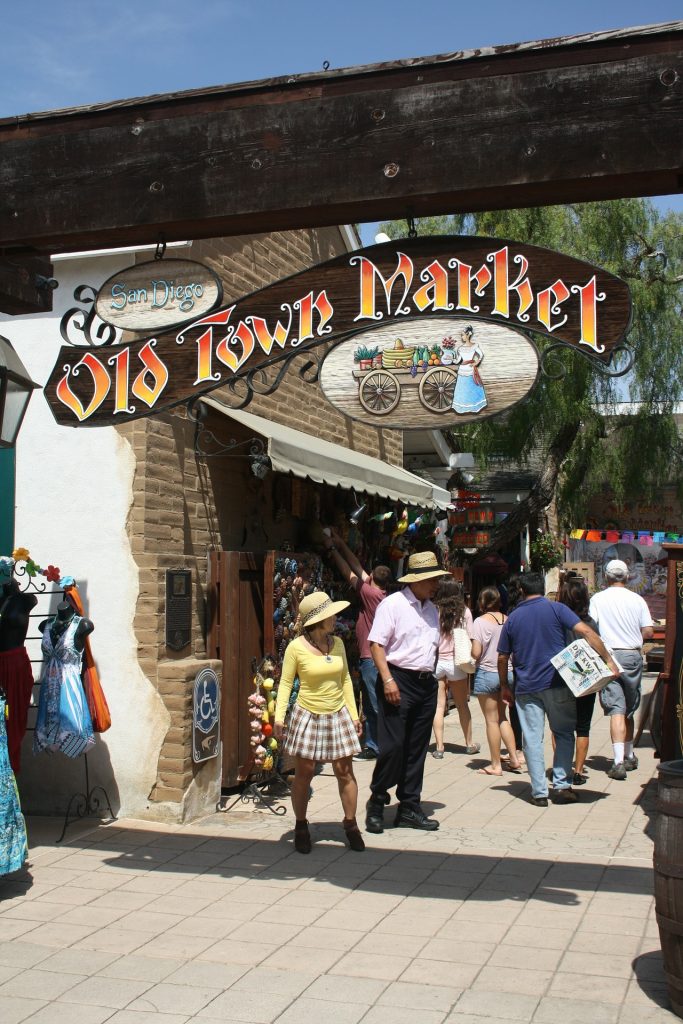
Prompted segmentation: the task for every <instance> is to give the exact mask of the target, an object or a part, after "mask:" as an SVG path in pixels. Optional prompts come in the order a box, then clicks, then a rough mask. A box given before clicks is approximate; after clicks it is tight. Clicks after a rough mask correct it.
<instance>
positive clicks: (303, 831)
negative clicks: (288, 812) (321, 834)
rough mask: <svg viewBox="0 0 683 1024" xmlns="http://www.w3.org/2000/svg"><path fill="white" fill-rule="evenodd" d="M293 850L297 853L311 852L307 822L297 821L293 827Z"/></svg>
mask: <svg viewBox="0 0 683 1024" xmlns="http://www.w3.org/2000/svg"><path fill="white" fill-rule="evenodd" d="M294 849H295V850H296V852H297V853H310V852H311V833H310V832H309V831H308V822H307V821H302V822H298V821H297V823H296V825H295V826H294Z"/></svg>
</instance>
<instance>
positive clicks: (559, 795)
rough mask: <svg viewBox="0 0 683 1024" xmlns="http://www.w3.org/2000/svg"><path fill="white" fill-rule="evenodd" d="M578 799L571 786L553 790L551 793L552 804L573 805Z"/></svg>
mask: <svg viewBox="0 0 683 1024" xmlns="http://www.w3.org/2000/svg"><path fill="white" fill-rule="evenodd" d="M578 799H579V798H578V796H577V795H576V793H575V792H574V790H573V789H572V788H571V786H568V787H567V788H566V789H554V790H553V793H552V801H553V803H554V804H575V803H576V801H577V800H578Z"/></svg>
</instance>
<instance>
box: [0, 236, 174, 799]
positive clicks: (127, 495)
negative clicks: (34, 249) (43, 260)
mask: <svg viewBox="0 0 683 1024" xmlns="http://www.w3.org/2000/svg"><path fill="white" fill-rule="evenodd" d="M131 262H133V255H132V254H117V255H106V256H97V257H87V258H71V259H69V260H66V261H64V260H58V261H55V263H54V276H55V277H56V279H57V280H58V281H59V288H58V289H57V290H56V291H55V292H54V294H53V305H54V310H53V312H52V313H49V314H39V315H35V316H27V317H23V318H18V317H8V316H5V315H3V314H0V333H2V334H4V335H5V336H6V337H7V338H9V340H10V341H11V342H12V344H13V346H14V348H15V349H16V351H17V352H18V354H19V356H20V358H21V359H22V361H23V363H24V365H25V366H26V368H27V369H28V371H29V373H30V374H31V377H32V378H33V380H34V381H36V382H37V383H39V384H41V385H42V384H44V383H45V382H46V380H47V378H48V376H49V373H50V371H51V369H52V367H53V365H54V363H55V361H56V357H57V352H58V350H59V347H60V345H61V344H63V341H62V338H61V336H60V331H59V324H60V320H61V318H62V316H63V314H64V312H65V311H66V310H67V309H70V308H72V307H75V306H78V305H79V303H78V302H76V301H75V299H74V289H75V288H76V287H77V286H78V285H83V284H88V285H92V286H93V287H94V288H97V287H98V286H99V285H100V284H101V283H102V282H103V281H104V280H106V278H108V277H109V276H110V275H111V274H113V273H115V272H116V271H117V270H119V269H121V267H123V266H126V265H128V264H129V263H131ZM76 333H77V332H74V337H75V334H76ZM134 471H135V459H134V455H133V452H132V450H131V447H130V445H129V444H128V442H127V441H125V440H124V439H122V438H121V437H120V436H119V434H118V433H117V431H116V430H115V429H114V428H113V427H99V428H98V427H95V428H80V429H73V428H69V427H62V426H58V425H57V423H56V422H55V420H54V419H53V417H52V414H51V412H50V410H49V408H48V405H47V403H46V401H45V399H44V397H43V394H42V392H41V391H37V392H35V393H34V395H33V397H32V399H31V402H30V405H29V409H28V412H27V414H26V418H25V420H24V423H23V426H22V428H21V432H20V435H19V439H18V442H17V494H16V506H17V508H16V530H15V543H16V544H17V545H21V546H23V547H27V548H28V549H29V551H30V553H31V556H32V558H34V559H35V561H37V562H38V563H39V564H40V565H41V566H47V565H48V563H51V564H53V565H56V566H58V567H59V568H60V569H61V571H62V573H63V574H68V575H70V576H73V577H74V578H75V579H76V582H77V583H78V585H79V589H80V592H81V596H82V599H83V602H84V605H85V611H86V615H87V616H88V617H89V618H91V619H92V620H93V622H94V624H95V632H94V633H93V635H92V637H91V643H92V649H93V654H94V656H95V659H96V662H97V665H98V668H99V671H100V677H101V680H102V684H103V687H104V690H105V693H106V696H107V700H108V702H109V706H110V709H111V713H112V723H113V724H112V728H111V729H110V730H109V731H108V732H107V733H105V734H104V735H102V736H101V737H98V739H97V745H96V748H95V750H94V751H93V752H92V753H91V754H90V755H89V757H88V760H89V764H90V774H91V779H90V781H91V784H95V783H100V784H102V785H105V786H106V787H107V789H108V791H109V795H110V797H111V798H112V802H113V803H114V805H115V808H114V809H115V810H118V811H120V813H121V814H128V815H134V814H136V813H144V811H145V810H146V808H147V806H148V801H147V798H148V795H149V793H150V790H151V788H152V786H153V785H154V782H155V779H156V769H157V762H158V756H159V750H160V748H161V744H162V741H163V738H164V735H165V734H166V731H167V729H168V720H169V719H168V713H167V711H166V709H165V707H164V705H163V703H162V701H161V699H160V698H159V696H158V694H157V692H156V690H155V688H154V687H153V685H152V684H151V683H150V681H149V680H148V679H147V678H146V677H145V676H144V675H143V674H142V672H141V671H140V668H139V665H138V661H137V648H136V639H135V635H134V632H133V618H134V615H135V605H136V600H137V594H138V570H137V567H136V564H135V562H134V560H133V558H132V555H131V551H130V545H129V542H128V537H127V533H126V520H127V516H128V513H129V509H130V505H131V501H132V485H133V474H134ZM58 600H59V597H56V598H54V599H53V600H52V606H53V607H54V605H55V604H56V602H57V601H58ZM47 605H48V602H47V600H46V599H45V598H41V602H40V605H39V606H38V610H40V611H47ZM37 621H38V620H33V623H34V624H33V626H32V628H31V630H30V632H31V633H33V634H37ZM27 648H28V650H29V655H30V657H32V658H38V659H39V658H40V648H39V640H35V639H34V640H30V641H29V642H27ZM38 670H39V666H36V671H38ZM34 717H35V716H34V715H33V714H31V715H30V716H29V723H30V724H32V722H33V719H34ZM31 744H32V734H31V733H29V734H28V735H27V737H26V740H25V742H24V747H23V751H22V771H21V774H20V776H19V778H18V782H19V788H20V792H21V797H22V803H23V804H24V808H25V810H27V811H29V812H41V813H60V812H63V811H64V810H65V809H66V805H67V803H68V800H69V797H70V796H71V794H72V793H73V792H75V791H77V790H78V789H79V788H82V785H83V781H84V778H83V774H84V769H83V763H82V759H79V760H78V761H76V762H71V761H69V759H68V758H66V757H64V756H63V755H61V754H56V755H48V754H41V755H39V756H38V757H34V756H33V754H32V752H31Z"/></svg>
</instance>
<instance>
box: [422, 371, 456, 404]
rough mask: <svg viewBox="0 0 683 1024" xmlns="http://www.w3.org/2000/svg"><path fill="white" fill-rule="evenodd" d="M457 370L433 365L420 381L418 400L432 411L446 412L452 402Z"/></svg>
mask: <svg viewBox="0 0 683 1024" xmlns="http://www.w3.org/2000/svg"><path fill="white" fill-rule="evenodd" d="M457 376H458V374H457V371H456V370H451V369H450V368H447V367H445V366H433V367H432V368H431V370H427V372H426V373H425V375H424V377H423V378H422V380H421V381H420V401H421V402H422V404H423V405H425V406H426V407H427V408H428V409H431V410H432V412H448V410H449V409H450V408H451V407H452V404H453V392H454V391H455V381H456V379H457Z"/></svg>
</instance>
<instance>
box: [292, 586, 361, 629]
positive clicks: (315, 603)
mask: <svg viewBox="0 0 683 1024" xmlns="http://www.w3.org/2000/svg"><path fill="white" fill-rule="evenodd" d="M348 607H349V602H348V601H333V600H332V598H331V597H328V595H327V594H325V593H323V591H322V590H317V591H316V592H315V593H314V594H307V595H306V597H305V598H304V599H303V601H302V602H301V603H300V605H299V616H300V618H301V625H302V626H303V627H304V628H305V629H306V628H308V627H309V626H314V625H315V624H316V622H324V621H325V619H329V618H330V616H331V615H339V612H341V611H343V610H344V608H348Z"/></svg>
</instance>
